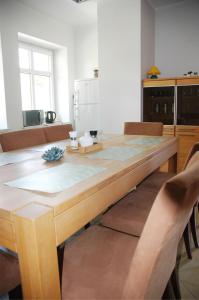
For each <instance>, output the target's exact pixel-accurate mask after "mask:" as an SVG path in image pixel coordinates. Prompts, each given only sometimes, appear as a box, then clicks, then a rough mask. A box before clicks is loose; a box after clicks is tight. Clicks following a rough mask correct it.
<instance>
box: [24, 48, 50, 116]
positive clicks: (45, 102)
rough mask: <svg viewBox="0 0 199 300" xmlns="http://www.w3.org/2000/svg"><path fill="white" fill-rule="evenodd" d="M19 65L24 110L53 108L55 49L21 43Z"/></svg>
mask: <svg viewBox="0 0 199 300" xmlns="http://www.w3.org/2000/svg"><path fill="white" fill-rule="evenodd" d="M19 67H20V82H21V97H22V110H30V109H42V110H44V111H47V110H53V109H54V97H53V51H52V50H47V49H44V48H39V47H35V46H33V45H29V44H20V45H19Z"/></svg>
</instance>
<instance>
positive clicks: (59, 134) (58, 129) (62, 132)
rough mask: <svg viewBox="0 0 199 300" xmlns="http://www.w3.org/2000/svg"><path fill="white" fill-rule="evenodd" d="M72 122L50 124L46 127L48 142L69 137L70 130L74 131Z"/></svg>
mask: <svg viewBox="0 0 199 300" xmlns="http://www.w3.org/2000/svg"><path fill="white" fill-rule="evenodd" d="M72 130H73V127H72V125H71V124H65V125H57V126H49V127H45V128H44V133H45V136H46V140H47V143H50V142H55V141H60V140H65V139H68V138H69V131H72Z"/></svg>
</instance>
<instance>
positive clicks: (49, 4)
mask: <svg viewBox="0 0 199 300" xmlns="http://www.w3.org/2000/svg"><path fill="white" fill-rule="evenodd" d="M18 1H19V2H21V3H23V4H25V5H27V6H29V7H31V8H33V9H36V10H37V11H40V12H41V13H44V14H46V15H48V16H50V17H52V18H54V19H57V20H59V21H61V22H64V23H67V24H71V25H74V26H81V25H86V24H90V23H94V22H96V21H97V0H88V1H85V2H82V3H76V2H74V1H72V0H18ZM121 1H122V0H121ZM148 1H149V3H150V4H151V5H152V6H153V7H154V8H155V9H158V8H161V7H164V6H170V5H174V4H178V3H182V2H184V1H185V0H148Z"/></svg>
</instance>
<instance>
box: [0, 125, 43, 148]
mask: <svg viewBox="0 0 199 300" xmlns="http://www.w3.org/2000/svg"><path fill="white" fill-rule="evenodd" d="M0 143H1V146H2V150H3V151H4V152H7V151H12V150H18V149H23V148H27V147H32V146H36V145H40V144H45V143H47V141H46V138H45V135H44V131H43V128H37V129H28V130H20V131H12V132H6V133H2V134H1V135H0Z"/></svg>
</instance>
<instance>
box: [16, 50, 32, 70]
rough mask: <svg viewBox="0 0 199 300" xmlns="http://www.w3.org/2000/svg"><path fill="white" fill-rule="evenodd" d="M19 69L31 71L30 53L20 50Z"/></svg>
mask: <svg viewBox="0 0 199 300" xmlns="http://www.w3.org/2000/svg"><path fill="white" fill-rule="evenodd" d="M19 67H20V68H22V69H30V51H29V50H27V49H23V48H19Z"/></svg>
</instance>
